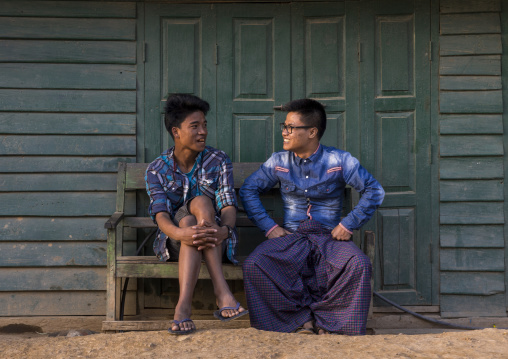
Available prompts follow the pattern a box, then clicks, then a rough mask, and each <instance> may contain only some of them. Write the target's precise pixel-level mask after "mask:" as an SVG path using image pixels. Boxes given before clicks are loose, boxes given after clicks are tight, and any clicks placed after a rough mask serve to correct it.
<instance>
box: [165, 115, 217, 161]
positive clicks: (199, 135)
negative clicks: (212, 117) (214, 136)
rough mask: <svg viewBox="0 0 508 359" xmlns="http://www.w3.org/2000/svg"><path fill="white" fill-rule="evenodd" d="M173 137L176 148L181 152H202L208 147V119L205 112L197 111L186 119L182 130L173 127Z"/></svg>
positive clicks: (181, 126) (181, 127)
mask: <svg viewBox="0 0 508 359" xmlns="http://www.w3.org/2000/svg"><path fill="white" fill-rule="evenodd" d="M171 130H172V132H173V137H174V139H175V147H176V148H178V149H179V151H185V150H190V151H192V152H196V153H199V152H202V151H203V150H204V149H205V146H206V136H207V135H208V130H207V128H206V118H205V115H204V113H203V112H201V111H196V112H193V113H191V114H190V115H189V116H187V117H186V118H185V120H184V121H183V122H182V124H181V125H180V128H178V127H173V128H172V129H171Z"/></svg>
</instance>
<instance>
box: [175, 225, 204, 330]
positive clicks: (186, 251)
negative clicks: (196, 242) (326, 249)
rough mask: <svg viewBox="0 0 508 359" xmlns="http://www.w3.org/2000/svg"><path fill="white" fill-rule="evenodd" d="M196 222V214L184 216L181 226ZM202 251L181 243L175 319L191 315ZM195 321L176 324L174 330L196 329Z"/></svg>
mask: <svg viewBox="0 0 508 359" xmlns="http://www.w3.org/2000/svg"><path fill="white" fill-rule="evenodd" d="M195 224H196V218H195V217H194V216H187V217H184V218H183V219H182V220H181V221H180V224H179V226H180V227H190V226H193V225H195ZM201 258H202V254H201V251H198V250H197V248H196V247H193V246H188V245H186V244H183V243H182V244H181V247H180V255H179V259H178V280H179V283H180V296H179V298H178V303H177V305H176V308H175V317H174V319H175V320H183V319H186V318H190V316H191V309H192V308H191V304H192V295H193V294H194V287H195V286H196V282H197V280H198V274H199V268H200V266H201ZM194 328H195V326H194V323H193V322H184V323H180V325H178V324H174V323H173V326H172V327H171V329H172V330H191V329H194Z"/></svg>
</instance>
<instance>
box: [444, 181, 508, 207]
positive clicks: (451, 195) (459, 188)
mask: <svg viewBox="0 0 508 359" xmlns="http://www.w3.org/2000/svg"><path fill="white" fill-rule="evenodd" d="M503 190H504V185H503V181H502V180H491V181H463V180H462V181H441V182H440V183H439V193H440V195H441V197H440V200H441V202H450V201H457V202H459V201H461V202H462V201H503V199H504V193H503Z"/></svg>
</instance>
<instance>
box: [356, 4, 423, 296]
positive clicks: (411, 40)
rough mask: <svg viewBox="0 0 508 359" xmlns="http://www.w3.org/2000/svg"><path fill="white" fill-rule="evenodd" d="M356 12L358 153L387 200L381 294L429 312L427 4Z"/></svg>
mask: <svg viewBox="0 0 508 359" xmlns="http://www.w3.org/2000/svg"><path fill="white" fill-rule="evenodd" d="M358 6H359V23H360V24H361V26H360V28H359V34H360V44H359V50H360V51H359V64H360V65H359V72H360V76H359V77H360V94H359V96H360V114H361V116H360V133H359V137H360V142H361V147H360V152H361V155H360V157H361V162H362V164H363V165H364V166H365V167H366V168H367V169H368V170H369V171H371V172H372V173H373V174H374V175H375V177H376V178H377V179H378V180H379V181H380V183H382V185H383V187H384V189H385V191H386V197H385V200H384V203H383V205H382V208H380V209H379V210H378V213H377V221H371V222H370V223H369V225H368V228H369V229H374V230H375V231H376V234H377V238H376V245H377V247H378V251H377V258H378V260H377V265H376V268H375V278H376V283H375V286H376V288H375V289H376V290H377V291H380V293H383V294H385V295H386V296H387V297H389V298H391V299H392V300H394V301H395V302H397V303H400V304H405V305H424V304H431V294H432V285H431V267H432V264H431V239H432V238H431V235H432V231H431V230H430V228H431V225H432V223H431V202H430V198H431V196H430V191H431V185H430V184H431V177H430V174H431V173H430V155H431V151H430V124H431V121H430V108H429V105H430V58H429V44H430V4H429V1H428V0H415V1H397V2H393V1H389V0H386V1H385V0H372V1H362V2H360V3H359V4H358Z"/></svg>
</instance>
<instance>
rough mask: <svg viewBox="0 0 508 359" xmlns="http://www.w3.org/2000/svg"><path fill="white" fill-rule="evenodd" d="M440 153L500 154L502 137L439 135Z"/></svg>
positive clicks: (445, 155)
mask: <svg viewBox="0 0 508 359" xmlns="http://www.w3.org/2000/svg"><path fill="white" fill-rule="evenodd" d="M440 154H441V156H444V157H449V156H457V157H466V156H502V155H503V137H502V136H497V135H492V136H485V135H481V136H480V135H478V136H441V138H440Z"/></svg>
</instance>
